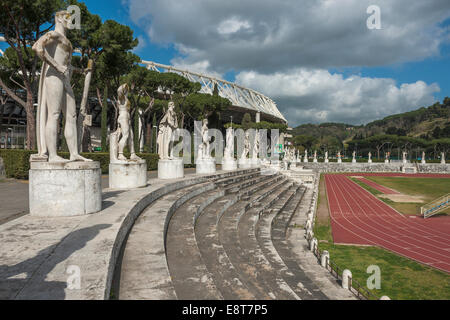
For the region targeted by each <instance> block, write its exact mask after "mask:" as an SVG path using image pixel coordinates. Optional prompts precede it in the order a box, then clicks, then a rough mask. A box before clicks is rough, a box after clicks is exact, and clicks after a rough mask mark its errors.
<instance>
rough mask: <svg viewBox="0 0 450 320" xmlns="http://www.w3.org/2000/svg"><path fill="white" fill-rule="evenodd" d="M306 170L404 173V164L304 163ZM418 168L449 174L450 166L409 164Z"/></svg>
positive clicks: (418, 170)
mask: <svg viewBox="0 0 450 320" xmlns="http://www.w3.org/2000/svg"><path fill="white" fill-rule="evenodd" d="M301 166H303V167H304V169H310V170H314V171H316V172H367V173H371V172H385V173H386V172H402V167H403V164H402V163H345V162H344V163H336V162H334V163H333V162H330V163H313V162H310V163H302V164H301ZM408 166H416V168H417V173H448V174H450V164H436V163H429V164H417V165H416V164H411V163H410V164H408Z"/></svg>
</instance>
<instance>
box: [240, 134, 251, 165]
mask: <svg viewBox="0 0 450 320" xmlns="http://www.w3.org/2000/svg"><path fill="white" fill-rule="evenodd" d="M249 152H250V133H249V132H248V131H247V132H246V133H245V138H244V149H243V150H242V154H241V159H247V157H248V154H249Z"/></svg>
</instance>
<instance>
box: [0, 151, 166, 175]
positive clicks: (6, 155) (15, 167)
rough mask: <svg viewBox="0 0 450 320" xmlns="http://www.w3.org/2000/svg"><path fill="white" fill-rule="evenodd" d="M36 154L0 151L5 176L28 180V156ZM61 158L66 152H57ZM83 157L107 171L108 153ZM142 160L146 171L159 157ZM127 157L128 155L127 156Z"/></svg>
mask: <svg viewBox="0 0 450 320" xmlns="http://www.w3.org/2000/svg"><path fill="white" fill-rule="evenodd" d="M35 153H37V152H36V151H29V150H14V149H6V150H5V149H4V150H0V157H1V158H3V161H4V163H5V171H6V176H7V177H8V178H15V179H28V171H29V170H30V156H31V155H32V154H35ZM58 155H60V156H61V157H63V158H69V153H68V152H58ZM81 155H82V156H83V157H85V158H88V159H92V160H94V161H98V162H100V167H101V169H102V173H103V174H107V173H108V171H109V153H82V154H81ZM137 155H138V156H139V157H141V158H142V159H145V160H146V161H147V168H148V170H157V169H158V159H159V156H158V155H157V154H154V153H138V154H137ZM127 156H129V155H127Z"/></svg>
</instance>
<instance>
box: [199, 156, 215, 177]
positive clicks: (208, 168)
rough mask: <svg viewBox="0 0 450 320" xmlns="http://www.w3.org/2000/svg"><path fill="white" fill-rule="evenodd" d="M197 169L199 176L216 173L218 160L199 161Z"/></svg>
mask: <svg viewBox="0 0 450 320" xmlns="http://www.w3.org/2000/svg"><path fill="white" fill-rule="evenodd" d="M195 168H196V173H197V174H211V173H216V160H215V159H214V158H211V159H200V160H197V163H196V164H195Z"/></svg>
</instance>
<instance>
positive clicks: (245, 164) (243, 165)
mask: <svg viewBox="0 0 450 320" xmlns="http://www.w3.org/2000/svg"><path fill="white" fill-rule="evenodd" d="M238 167H239V169H250V168H251V167H252V164H251V163H250V159H247V158H244V159H242V158H241V159H239V160H238Z"/></svg>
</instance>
